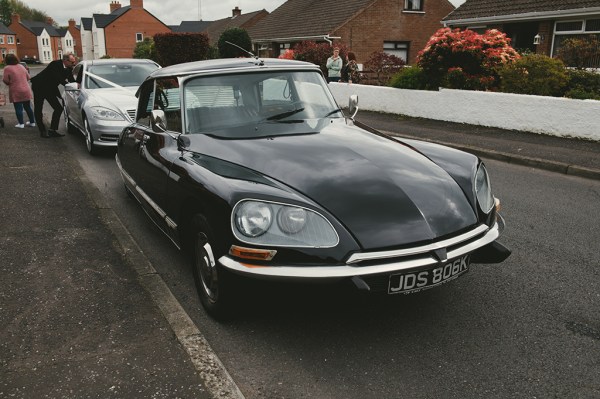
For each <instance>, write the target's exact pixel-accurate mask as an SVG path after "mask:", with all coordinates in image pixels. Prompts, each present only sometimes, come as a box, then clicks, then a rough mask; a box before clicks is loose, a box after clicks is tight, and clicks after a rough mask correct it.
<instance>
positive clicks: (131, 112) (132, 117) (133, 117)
mask: <svg viewBox="0 0 600 399" xmlns="http://www.w3.org/2000/svg"><path fill="white" fill-rule="evenodd" d="M127 115H129V118H131V120H132V121H135V109H128V110H127Z"/></svg>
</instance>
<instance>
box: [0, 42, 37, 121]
mask: <svg viewBox="0 0 600 399" xmlns="http://www.w3.org/2000/svg"><path fill="white" fill-rule="evenodd" d="M4 62H5V63H6V67H4V76H3V77H2V81H3V82H4V83H6V85H7V86H8V101H10V102H11V103H13V105H14V107H15V113H16V114H17V121H18V122H19V123H18V124H17V125H15V127H18V128H24V127H25V125H27V126H31V127H34V126H35V119H34V116H33V110H32V109H31V99H32V98H33V93H32V92H31V87H30V86H29V72H27V70H26V69H25V68H24V67H23V65H20V64H19V59H18V58H17V56H16V55H14V54H7V55H6V58H5V59H4ZM23 109H25V112H27V116H28V117H29V122H27V124H25V123H24V122H23Z"/></svg>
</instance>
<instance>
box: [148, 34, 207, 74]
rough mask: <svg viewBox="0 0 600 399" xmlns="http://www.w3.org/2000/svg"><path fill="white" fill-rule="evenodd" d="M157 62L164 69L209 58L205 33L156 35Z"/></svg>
mask: <svg viewBox="0 0 600 399" xmlns="http://www.w3.org/2000/svg"><path fill="white" fill-rule="evenodd" d="M154 48H155V49H156V57H157V59H156V60H155V61H156V62H158V63H159V64H160V65H162V66H163V67H166V66H169V65H175V64H181V63H183V62H191V61H200V60H205V59H207V58H208V52H209V45H208V36H207V35H206V34H205V33H157V34H156V35H154Z"/></svg>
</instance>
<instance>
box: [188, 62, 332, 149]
mask: <svg viewBox="0 0 600 399" xmlns="http://www.w3.org/2000/svg"><path fill="white" fill-rule="evenodd" d="M183 94H184V95H183V101H184V104H185V110H184V112H185V118H186V133H190V134H210V135H214V136H218V137H224V138H252V137H263V136H277V135H287V134H301V133H311V132H315V131H316V128H317V127H318V126H320V125H322V122H323V121H324V120H326V119H327V118H342V117H343V114H342V112H341V110H339V108H338V106H337V104H336V103H335V100H334V99H333V97H332V95H331V93H330V92H329V90H328V88H327V85H326V83H325V81H324V79H323V77H322V76H321V74H319V73H318V72H316V71H274V72H254V73H245V74H230V75H220V76H208V77H197V78H192V79H190V80H188V81H187V82H186V83H185V86H184V93H183Z"/></svg>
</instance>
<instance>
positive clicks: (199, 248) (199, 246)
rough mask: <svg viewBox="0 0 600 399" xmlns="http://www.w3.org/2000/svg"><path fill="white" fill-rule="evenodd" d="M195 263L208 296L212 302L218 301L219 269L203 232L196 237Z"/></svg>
mask: <svg viewBox="0 0 600 399" xmlns="http://www.w3.org/2000/svg"><path fill="white" fill-rule="evenodd" d="M195 265H196V270H197V272H198V275H199V276H200V280H201V282H202V289H203V290H204V293H205V294H206V297H207V298H208V299H209V300H210V301H211V302H216V301H217V300H218V297H219V285H218V278H217V269H216V267H215V266H216V265H215V259H214V255H213V252H212V248H211V246H210V244H209V243H208V240H207V238H206V235H204V234H203V233H198V237H197V238H196V261H195Z"/></svg>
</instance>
